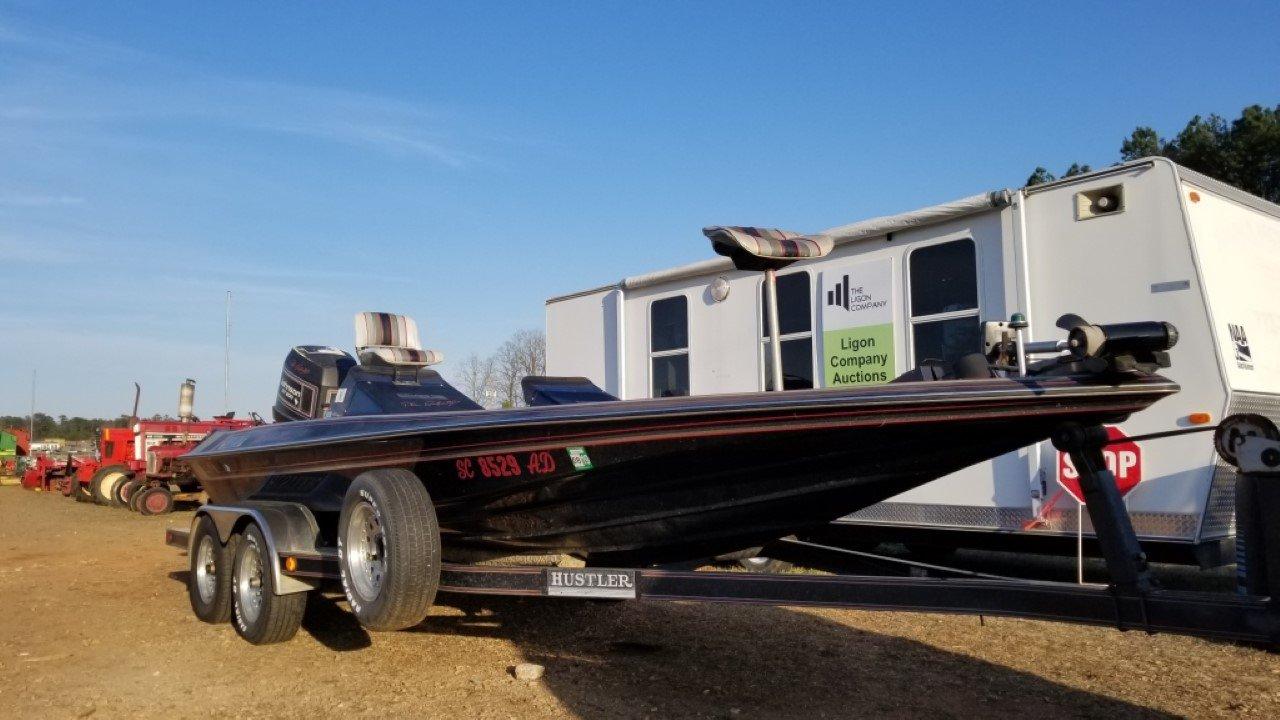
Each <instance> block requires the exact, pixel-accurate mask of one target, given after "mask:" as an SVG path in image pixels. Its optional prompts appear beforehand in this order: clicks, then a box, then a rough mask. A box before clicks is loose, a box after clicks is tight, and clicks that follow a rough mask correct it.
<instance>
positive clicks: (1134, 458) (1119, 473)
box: [1058, 427, 1142, 502]
mask: <svg viewBox="0 0 1280 720" xmlns="http://www.w3.org/2000/svg"><path fill="white" fill-rule="evenodd" d="M1107 437H1109V438H1111V439H1112V440H1124V439H1126V438H1128V437H1129V436H1128V435H1125V434H1124V433H1123V432H1121V431H1120V428H1118V427H1108V428H1107ZM1102 458H1103V460H1105V461H1106V463H1107V469H1108V470H1110V471H1111V474H1112V475H1115V476H1116V488H1117V489H1118V490H1120V497H1124V496H1125V495H1127V494H1128V493H1129V491H1130V490H1132V489H1134V488H1135V487H1137V486H1138V483H1140V482H1142V448H1141V447H1139V446H1138V443H1136V442H1120V443H1115V444H1113V445H1107V446H1106V447H1104V448H1102ZM1058 484H1059V485H1061V486H1062V487H1063V489H1065V490H1066V491H1067V492H1068V493H1069V494H1070V495H1071V497H1073V498H1075V499H1076V500H1077V501H1078V502H1084V493H1082V492H1080V475H1079V473H1077V472H1076V466H1075V464H1074V463H1072V462H1071V457H1070V456H1069V455H1067V454H1066V453H1064V452H1061V451H1059V452H1058Z"/></svg>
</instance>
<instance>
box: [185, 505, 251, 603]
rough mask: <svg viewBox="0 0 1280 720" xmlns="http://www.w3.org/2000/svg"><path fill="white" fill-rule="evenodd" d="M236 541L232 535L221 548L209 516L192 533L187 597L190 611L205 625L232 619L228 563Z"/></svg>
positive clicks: (231, 560)
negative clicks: (205, 623) (189, 602)
mask: <svg viewBox="0 0 1280 720" xmlns="http://www.w3.org/2000/svg"><path fill="white" fill-rule="evenodd" d="M239 541H240V536H239V535H232V536H231V537H230V538H229V539H228V540H227V544H226V545H223V544H222V540H220V539H219V538H218V528H217V526H215V525H214V524H213V519H212V518H210V517H209V516H208V515H201V516H200V519H199V520H196V525H195V528H194V529H192V531H191V574H190V575H189V576H188V577H187V597H188V598H190V600H191V611H192V612H194V613H195V616H196V617H197V618H200V620H202V621H204V622H207V623H213V624H217V623H224V622H227V621H228V620H230V619H231V563H232V562H234V560H235V556H236V546H237V545H238V544H239Z"/></svg>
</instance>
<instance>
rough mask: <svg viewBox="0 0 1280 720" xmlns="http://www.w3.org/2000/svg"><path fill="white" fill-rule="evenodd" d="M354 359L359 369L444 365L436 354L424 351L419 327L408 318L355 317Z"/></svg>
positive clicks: (364, 314)
mask: <svg viewBox="0 0 1280 720" xmlns="http://www.w3.org/2000/svg"><path fill="white" fill-rule="evenodd" d="M355 323H356V357H357V358H358V359H359V360H360V364H361V365H381V366H391V367H425V366H427V365H435V364H436V363H439V362H443V361H444V355H443V354H442V353H439V352H437V351H435V350H423V349H422V341H421V340H419V339H418V324H417V323H415V322H414V321H413V318H411V317H409V316H407V315H395V314H392V313H380V312H362V313H356V318H355Z"/></svg>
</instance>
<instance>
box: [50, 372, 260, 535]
mask: <svg viewBox="0 0 1280 720" xmlns="http://www.w3.org/2000/svg"><path fill="white" fill-rule="evenodd" d="M135 387H136V383H135ZM139 392H140V391H139ZM194 396H195V381H194V380H187V381H186V382H184V383H183V384H182V389H181V394H180V396H179V403H178V415H179V416H180V419H178V420H138V419H136V417H137V407H138V404H137V395H135V398H134V417H135V420H134V421H133V423H132V424H131V426H130V427H127V428H103V429H102V430H101V432H100V433H99V437H98V459H97V460H96V461H91V462H87V463H84V464H82V465H80V467H79V468H78V469H77V470H76V471H75V480H77V481H78V482H77V483H76V484H77V485H78V487H77V488H75V490H77V491H78V495H77V499H82V500H87V501H92V502H96V503H99V504H102V505H111V506H113V507H127V508H130V509H132V510H135V511H137V512H140V513H142V514H143V515H158V514H161V513H167V512H169V511H171V510H173V504H174V502H175V501H176V500H194V499H197V498H198V495H199V493H200V492H201V490H200V482H199V480H197V479H196V476H195V475H193V474H192V473H191V469H190V468H189V467H188V466H187V464H186V463H185V462H183V461H182V455H183V454H185V453H186V452H187V451H188V450H190V449H191V448H193V447H195V446H196V444H197V443H199V442H200V441H201V440H203V439H204V438H205V437H206V436H207V435H209V434H210V433H213V432H216V431H219V430H242V429H244V428H248V427H253V426H254V425H260V424H262V421H261V420H260V419H259V418H256V417H255V418H253V419H249V420H242V419H236V417H235V415H234V413H229V414H227V415H221V416H218V417H215V418H213V419H212V420H200V419H199V418H196V417H195V416H194V415H193V414H192V413H191V406H192V401H193V399H194Z"/></svg>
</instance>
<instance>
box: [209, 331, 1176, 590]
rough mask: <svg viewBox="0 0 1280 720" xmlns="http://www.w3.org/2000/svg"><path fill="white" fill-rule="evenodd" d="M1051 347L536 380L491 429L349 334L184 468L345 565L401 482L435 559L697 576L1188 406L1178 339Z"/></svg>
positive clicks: (453, 396) (371, 338)
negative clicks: (777, 380) (389, 488)
mask: <svg viewBox="0 0 1280 720" xmlns="http://www.w3.org/2000/svg"><path fill="white" fill-rule="evenodd" d="M1060 325H1061V326H1062V327H1064V328H1066V329H1068V330H1069V336H1068V340H1067V341H1065V342H1064V341H1058V342H1050V343H1047V345H1048V346H1049V349H1050V350H1051V351H1052V352H1053V353H1054V354H1055V355H1056V356H1055V357H1050V358H1048V359H1046V360H1042V361H1040V362H1038V363H1034V362H1033V363H1028V362H1027V361H1026V359H1025V355H1024V354H1023V351H1024V350H1025V349H1028V348H1030V346H1028V348H1016V350H1017V360H1018V361H1019V362H1018V363H1017V364H1014V363H1013V361H1012V360H1011V359H1009V358H1012V357H1013V356H1012V355H1008V356H1006V363H1005V364H1004V365H1000V363H999V361H997V362H996V364H995V365H992V364H989V362H988V360H989V358H985V357H983V356H981V355H978V356H973V357H969V358H965V359H963V360H962V361H961V362H960V363H958V364H957V365H956V366H955V367H954V368H943V367H941V366H940V364H936V363H935V364H926V365H925V366H923V367H921V368H918V369H916V370H913V371H911V372H910V373H908V374H906V375H904V376H902V377H900V378H897V379H896V380H894V381H892V382H890V383H888V384H884V385H879V386H862V387H848V388H824V389H817V390H793V391H778V392H756V393H743V394H731V395H710V396H696V397H666V398H657V399H643V400H618V399H616V398H615V397H613V396H611V395H609V394H608V393H606V392H604V391H603V390H601V389H600V388H599V387H597V386H595V385H594V384H592V383H591V382H590V381H588V380H587V379H585V378H553V377H531V378H526V379H525V381H524V383H523V390H524V397H525V400H526V403H527V406H526V407H521V408H513V409H498V410H486V409H483V408H481V407H480V406H479V405H477V404H476V403H475V402H473V401H472V400H470V399H468V398H467V397H466V396H464V395H463V394H462V393H461V392H459V391H458V390H456V389H455V388H454V387H452V386H451V385H449V383H447V382H446V381H445V380H444V379H443V378H442V377H441V376H440V375H439V374H438V373H437V372H435V371H434V370H432V369H431V368H430V367H429V365H431V364H434V363H435V362H438V361H439V359H440V356H439V354H438V353H435V352H433V351H429V350H423V349H422V348H421V344H420V342H419V340H418V332H417V327H416V325H415V324H414V322H413V320H412V319H410V318H407V317H404V316H398V315H390V314H386V313H361V314H359V315H357V316H356V335H357V341H356V345H357V353H356V355H357V357H356V358H353V357H352V356H351V355H350V354H348V353H346V352H345V351H342V350H338V349H335V348H330V347H320V346H298V347H295V348H293V349H292V350H291V351H290V353H289V354H288V357H287V358H286V360H285V363H284V368H283V371H282V375H281V378H280V386H279V390H278V396H277V400H276V404H275V408H274V415H275V419H276V421H277V422H275V423H273V424H270V425H264V426H261V427H255V428H250V429H246V430H238V431H234V432H221V433H216V434H214V435H212V436H210V437H209V438H207V439H205V440H204V441H203V442H201V443H200V445H199V446H197V447H196V448H195V449H194V450H192V451H191V452H189V453H187V454H186V455H185V456H184V459H185V460H186V461H187V462H188V463H189V464H190V466H191V467H192V469H193V470H194V472H195V474H196V475H197V476H198V477H199V478H200V481H201V483H202V484H203V486H204V488H205V490H206V492H207V493H208V495H209V501H210V503H211V504H216V505H237V504H245V503H255V504H260V505H270V504H272V503H280V504H290V505H292V506H303V507H305V508H306V509H307V510H308V511H309V513H310V515H311V516H313V517H314V524H315V527H316V531H317V533H318V535H317V537H318V543H319V544H320V545H322V546H323V545H328V546H330V547H339V548H340V547H341V546H342V539H343V538H344V537H346V536H347V535H348V534H349V533H352V532H356V531H355V530H352V529H351V527H352V525H351V524H352V523H358V522H363V523H364V525H362V526H361V527H362V528H364V530H362V531H361V532H364V533H365V534H364V535H363V536H362V537H364V539H365V540H367V541H368V542H373V543H375V544H377V543H384V542H385V538H382V537H381V536H380V535H379V533H381V532H382V531H383V530H384V529H385V527H384V526H385V525H386V521H385V520H384V519H383V517H382V516H383V515H384V514H385V513H384V511H382V510H379V509H378V508H377V507H374V508H373V509H372V510H366V511H365V512H364V514H363V515H359V513H357V512H356V511H355V510H353V509H352V508H353V507H355V506H359V505H360V504H361V503H365V504H373V505H376V503H374V502H373V501H374V500H376V498H374V497H373V496H372V495H369V493H367V492H366V491H365V490H363V489H361V490H359V493H364V495H366V496H367V497H365V498H364V499H362V498H361V497H353V495H358V494H359V493H357V492H355V491H356V490H357V488H367V487H368V486H370V484H372V485H373V486H377V485H378V483H381V482H390V481H387V480H385V478H388V477H394V478H398V479H397V480H396V481H395V482H396V483H397V485H396V487H397V488H401V489H403V482H404V478H411V480H410V481H409V482H410V483H411V485H412V486H413V487H414V488H416V489H414V490H412V493H411V494H413V495H414V497H413V498H411V499H412V504H411V506H410V507H411V508H412V512H413V513H417V514H419V515H420V516H421V522H422V523H423V524H424V525H425V526H429V527H430V528H431V529H432V531H433V532H434V533H438V535H437V537H438V542H439V545H440V547H442V548H443V557H444V558H445V559H450V558H451V557H465V558H468V559H473V560H474V559H477V558H480V559H484V558H492V557H495V556H504V555H521V556H527V555H531V554H564V553H567V554H575V555H578V556H580V557H583V558H586V559H587V561H588V562H589V563H597V564H599V563H614V564H617V563H626V564H629V565H634V564H644V563H654V562H667V561H676V560H688V559H695V558H705V557H709V556H713V555H716V554H720V553H728V552H733V551H736V550H741V549H744V548H750V547H755V546H759V545H761V544H764V543H767V542H769V541H772V540H776V539H778V538H780V537H784V536H787V535H790V534H794V533H801V532H804V531H806V530H808V529H812V528H815V527H818V526H821V525H823V524H825V523H828V522H830V521H832V520H835V519H837V518H839V517H842V516H844V515H848V514H849V513H851V512H853V511H856V510H858V509H860V508H863V507H866V506H868V505H871V504H874V503H877V502H880V501H882V500H885V499H887V498H889V497H892V496H894V495H897V494H899V493H902V492H904V491H906V490H910V489H911V488H914V487H917V486H919V485H922V484H924V483H927V482H930V481H932V480H935V479H937V478H940V477H942V476H944V475H947V474H949V473H952V472H954V471H956V470H959V469H961V468H963V467H966V466H968V465H971V464H974V463H977V462H980V461H983V460H986V459H989V458H993V457H996V456H998V455H1001V454H1004V453H1007V452H1009V451H1012V450H1016V449H1018V448H1022V447H1025V446H1028V445H1031V444H1033V443H1036V442H1039V441H1041V440H1044V439H1046V438H1048V437H1050V436H1051V435H1052V434H1053V433H1054V431H1055V430H1056V429H1058V428H1060V427H1062V426H1063V425H1064V424H1066V423H1077V424H1080V425H1084V426H1093V425H1099V424H1103V423H1117V422H1120V421H1123V420H1124V419H1125V418H1126V417H1128V416H1129V415H1130V414H1132V413H1135V412H1138V411H1140V410H1142V409H1144V408H1146V407H1148V406H1149V405H1151V404H1152V403H1154V402H1156V401H1157V400H1159V399H1160V398H1163V397H1166V396H1168V395H1171V394H1172V393H1174V392H1176V391H1177V390H1178V386H1177V385H1176V384H1175V383H1174V382H1172V381H1170V380H1168V379H1166V378H1164V377H1162V376H1161V375H1159V374H1157V371H1158V369H1159V368H1160V367H1162V366H1166V365H1167V364H1168V362H1167V354H1166V353H1165V352H1164V351H1165V350H1167V349H1168V348H1170V347H1172V345H1173V344H1174V342H1176V339H1177V332H1176V330H1174V328H1173V327H1172V326H1171V325H1168V324H1167V323H1160V322H1142V323H1126V324H1118V325H1090V324H1088V323H1086V322H1084V321H1083V320H1081V319H1080V318H1077V317H1074V316H1067V317H1064V319H1063V321H1062V322H1061V323H1060ZM1011 343H1012V344H1011ZM1015 345H1016V342H1015V341H1011V340H1009V339H1008V334H1007V333H1006V341H1005V343H1004V347H1006V348H1008V347H1014V346H1015ZM1039 345H1046V344H1045V343H1040V344H1039ZM388 473H392V474H391V475H388ZM362 478H363V481H361V479H362ZM397 492H400V491H399V490H397ZM386 497H387V498H388V499H386V500H385V501H384V502H385V503H396V502H399V501H398V500H397V499H396V498H397V497H399V496H398V495H396V494H395V493H390V492H388V493H387V495H386ZM405 502H409V500H405ZM352 518H355V519H352ZM370 528H372V529H370ZM371 533H372V534H371ZM357 534H358V533H357ZM371 537H372V538H373V539H370V538H371ZM377 547H378V548H381V547H383V546H382V545H377ZM370 552H371V553H372V554H373V555H376V554H377V553H378V552H385V550H372V551H370ZM371 556H372V555H371Z"/></svg>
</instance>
